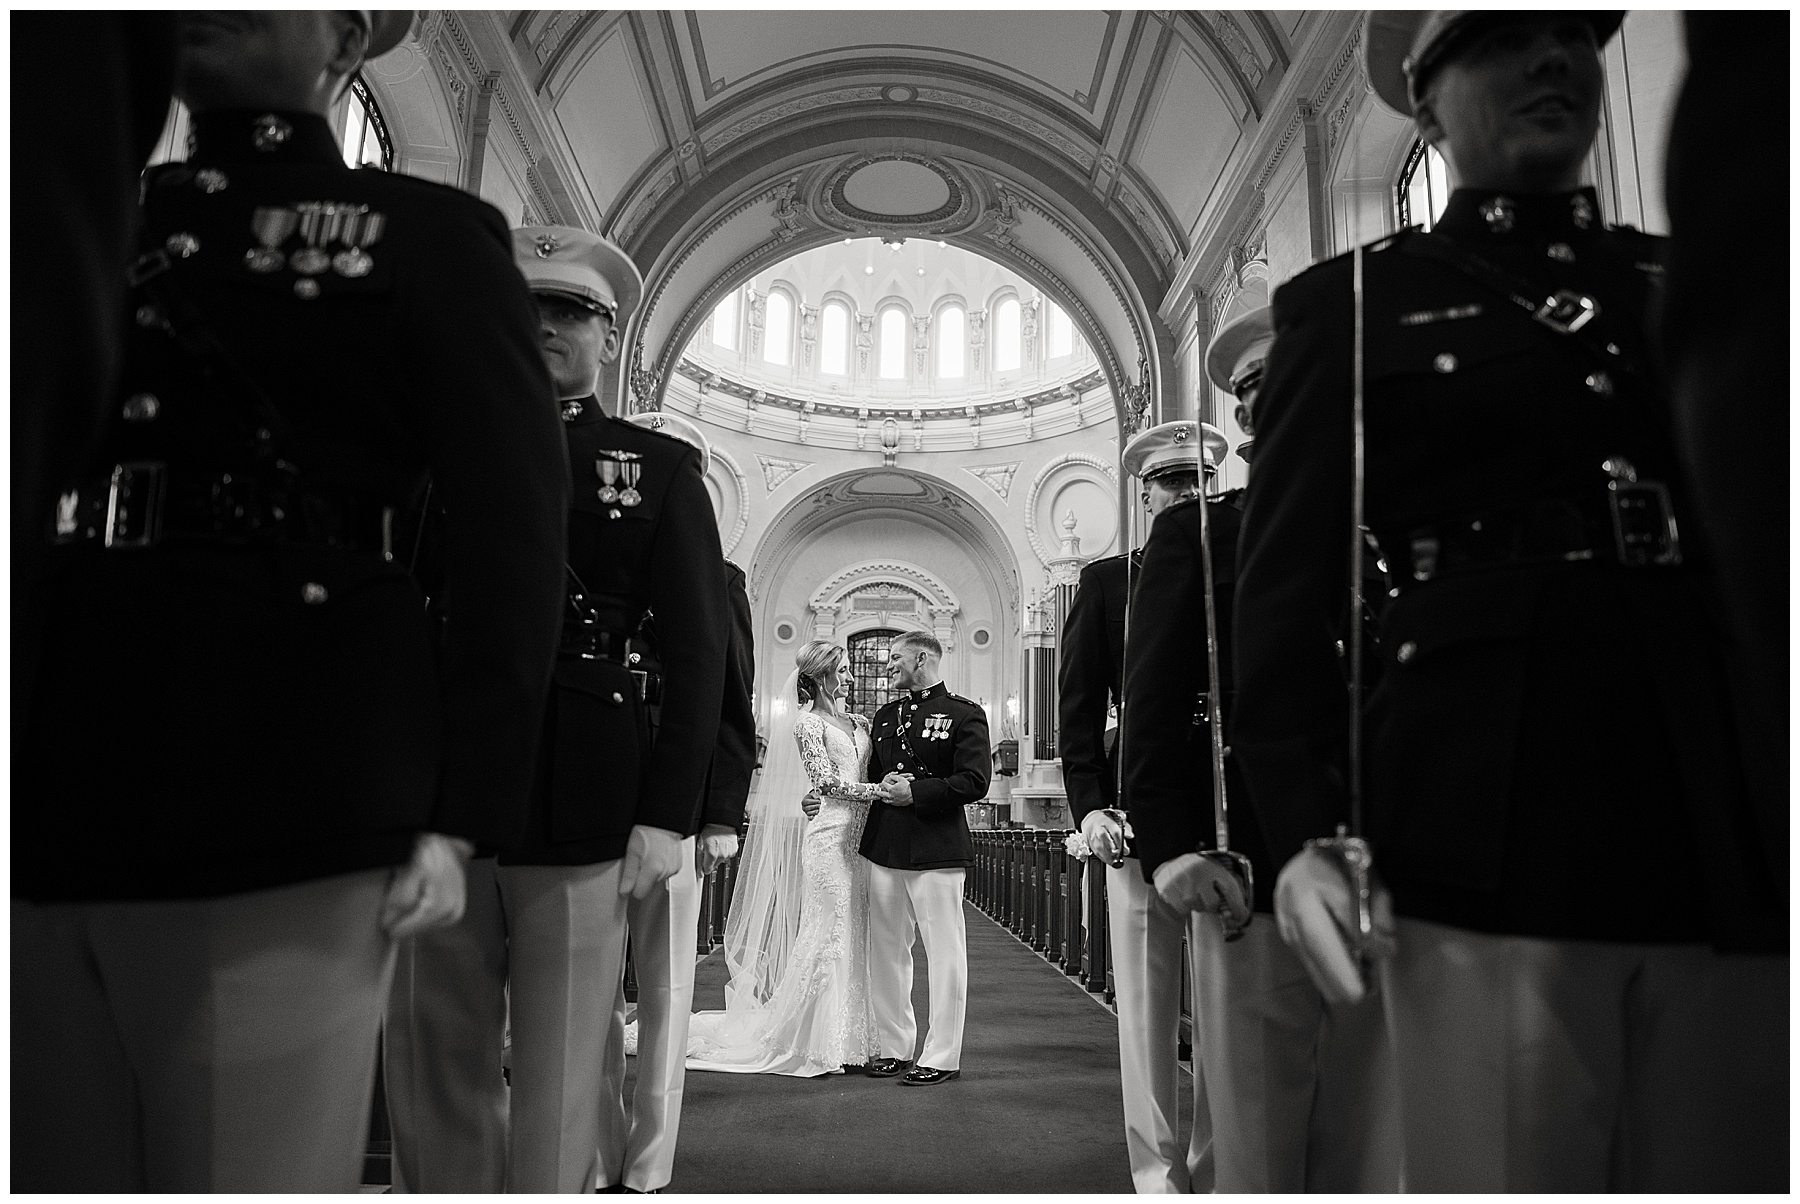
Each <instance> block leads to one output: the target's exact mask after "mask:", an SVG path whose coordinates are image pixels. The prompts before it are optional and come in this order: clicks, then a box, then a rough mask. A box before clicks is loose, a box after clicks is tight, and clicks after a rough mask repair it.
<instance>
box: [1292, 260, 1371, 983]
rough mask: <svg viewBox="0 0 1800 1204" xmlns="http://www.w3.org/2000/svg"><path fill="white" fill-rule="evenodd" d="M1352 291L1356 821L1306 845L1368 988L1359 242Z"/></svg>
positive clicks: (1350, 648)
mask: <svg viewBox="0 0 1800 1204" xmlns="http://www.w3.org/2000/svg"><path fill="white" fill-rule="evenodd" d="M1350 291H1351V297H1352V302H1353V307H1354V311H1355V319H1354V326H1353V340H1354V341H1353V343H1352V350H1351V390H1350V630H1349V631H1348V632H1346V633H1345V636H1344V645H1345V649H1346V651H1347V652H1348V655H1349V659H1350V682H1349V687H1348V688H1349V691H1350V722H1349V736H1350V748H1349V778H1350V782H1349V786H1350V822H1349V824H1348V825H1345V824H1339V825H1338V830H1337V835H1335V836H1327V837H1321V838H1318V839H1314V840H1309V841H1307V842H1306V846H1307V847H1308V848H1311V849H1318V850H1319V851H1320V852H1322V853H1324V854H1326V855H1327V856H1328V857H1330V858H1331V859H1332V860H1334V861H1335V862H1337V864H1338V868H1339V869H1340V870H1341V871H1342V872H1343V874H1344V878H1345V880H1346V881H1347V882H1348V883H1349V885H1350V893H1351V895H1352V897H1353V899H1354V901H1355V904H1356V917H1355V921H1354V926H1353V928H1352V930H1351V931H1350V932H1347V933H1344V934H1343V935H1344V939H1345V943H1346V944H1348V945H1349V947H1350V953H1351V956H1352V957H1353V958H1354V959H1355V961H1356V965H1357V969H1358V971H1359V972H1360V973H1361V975H1362V981H1363V989H1364V990H1365V991H1366V990H1368V989H1369V988H1370V986H1371V982H1370V980H1371V977H1372V971H1373V962H1374V956H1375V949H1374V946H1375V943H1376V936H1375V913H1374V894H1375V857H1374V853H1373V851H1372V850H1371V849H1370V848H1369V842H1368V841H1367V840H1365V839H1363V835H1362V832H1363V765H1362V703H1363V699H1362V693H1363V639H1362V630H1363V629H1362V616H1363V590H1362V582H1363V573H1362V565H1363V492H1364V482H1365V479H1366V474H1365V454H1366V450H1367V445H1366V442H1365V436H1364V429H1363V248H1362V244H1361V243H1360V242H1358V244H1357V246H1356V248H1355V250H1354V251H1353V252H1352V254H1351V271H1350Z"/></svg>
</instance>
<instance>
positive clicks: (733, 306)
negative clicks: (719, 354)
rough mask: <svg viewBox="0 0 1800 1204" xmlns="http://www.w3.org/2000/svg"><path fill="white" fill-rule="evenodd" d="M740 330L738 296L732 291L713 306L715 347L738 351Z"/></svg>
mask: <svg viewBox="0 0 1800 1204" xmlns="http://www.w3.org/2000/svg"><path fill="white" fill-rule="evenodd" d="M737 328H738V295H737V290H736V289H732V290H731V291H730V292H729V293H726V294H725V295H724V296H723V297H721V298H719V303H718V304H717V305H715V306H713V315H712V341H713V346H714V347H723V348H724V349H725V350H727V351H736V350H737Z"/></svg>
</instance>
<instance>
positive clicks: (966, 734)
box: [860, 632, 991, 1086]
mask: <svg viewBox="0 0 1800 1204" xmlns="http://www.w3.org/2000/svg"><path fill="white" fill-rule="evenodd" d="M942 655H943V649H942V646H941V645H940V644H939V643H938V642H937V640H936V639H934V638H933V637H931V636H928V635H925V634H924V633H922V632H920V633H905V634H902V635H900V636H897V637H895V640H894V643H893V645H892V646H891V648H890V651H889V654H888V677H889V680H890V681H892V682H894V683H895V684H896V685H897V686H898V687H899V688H902V689H905V690H906V694H905V695H904V696H902V697H899V698H896V699H894V701H892V702H890V703H888V704H887V705H886V706H884V707H882V708H881V709H880V710H879V711H877V712H875V720H874V723H873V725H872V731H871V733H870V735H871V739H872V741H873V745H874V747H873V749H872V751H871V752H870V755H869V769H868V773H869V781H871V782H884V781H891V780H892V779H891V776H890V775H898V774H906V775H910V776H911V778H912V781H911V784H910V787H909V788H908V790H907V791H905V792H903V793H904V794H909V795H910V798H907V799H906V800H905V801H904V802H903V803H901V804H900V805H896V804H894V803H874V804H872V805H871V806H870V808H869V822H868V825H867V827H865V828H864V830H863V838H862V845H861V850H860V851H861V853H862V855H863V857H865V858H866V859H867V860H868V861H869V863H870V871H869V975H870V980H871V981H870V1003H871V1005H872V1006H873V1007H874V1010H875V1024H876V1031H877V1040H878V1042H879V1045H880V1049H881V1057H879V1058H877V1059H874V1060H872V1061H871V1062H870V1063H869V1073H870V1074H872V1075H874V1076H876V1077H878V1078H879V1077H889V1076H891V1075H894V1074H898V1073H900V1072H901V1071H902V1070H905V1068H906V1066H907V1064H908V1063H909V1062H911V1061H913V1051H914V1048H915V1044H916V1041H917V1037H918V1026H917V1022H916V1020H915V1019H914V1016H913V1007H912V980H913V964H912V946H913V939H914V935H915V933H916V934H917V935H918V936H919V937H921V938H922V939H923V940H924V943H925V957H926V959H927V961H928V963H929V965H930V967H931V992H930V1003H931V1015H930V1017H929V1027H928V1029H927V1032H926V1038H925V1045H924V1048H923V1049H922V1050H921V1051H920V1052H919V1056H918V1064H917V1065H916V1066H914V1067H913V1068H912V1070H910V1071H908V1072H907V1075H906V1078H905V1079H904V1080H903V1082H905V1083H907V1084H909V1085H913V1086H934V1085H936V1084H938V1083H942V1082H944V1081H946V1080H948V1079H953V1078H956V1077H957V1076H958V1075H959V1074H960V1073H961V1071H962V1037H963V1019H964V1015H965V1012H966V1010H967V1006H968V1001H967V996H968V979H969V969H968V946H967V936H966V934H965V932H964V929H963V911H962V908H963V904H962V893H963V876H964V873H965V871H966V870H967V869H968V866H969V863H970V861H972V860H973V859H974V846H973V845H972V844H971V843H970V841H969V824H968V820H967V818H966V814H965V812H964V811H963V807H964V806H965V805H966V804H968V803H974V802H979V801H980V800H981V799H983V798H985V797H987V788H988V778H989V773H990V769H991V761H990V759H989V758H990V753H989V750H988V727H987V715H986V713H985V712H983V711H982V709H981V707H980V706H979V705H978V704H976V703H974V702H971V701H970V700H968V699H967V698H963V697H961V696H960V695H957V694H952V693H950V691H949V690H948V689H946V688H945V686H944V683H943V682H942V681H941V680H939V679H938V677H937V666H938V658H940V657H941V656H942Z"/></svg>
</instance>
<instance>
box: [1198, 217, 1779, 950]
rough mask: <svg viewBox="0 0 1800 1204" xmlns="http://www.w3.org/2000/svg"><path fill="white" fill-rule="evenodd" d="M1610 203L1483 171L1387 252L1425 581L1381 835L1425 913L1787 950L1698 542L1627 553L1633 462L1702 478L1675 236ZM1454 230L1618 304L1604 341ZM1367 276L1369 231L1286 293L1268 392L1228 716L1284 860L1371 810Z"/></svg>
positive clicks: (1408, 519)
mask: <svg viewBox="0 0 1800 1204" xmlns="http://www.w3.org/2000/svg"><path fill="white" fill-rule="evenodd" d="M1484 211H1485V215H1484ZM1597 213H1598V204H1597V202H1596V200H1595V198H1594V195H1593V193H1592V191H1591V190H1586V189H1584V190H1582V191H1580V192H1578V193H1572V194H1568V195H1553V196H1515V197H1511V198H1508V199H1507V203H1506V204H1504V205H1502V204H1499V203H1498V202H1497V198H1495V197H1494V196H1492V195H1491V194H1484V193H1477V192H1474V191H1469V190H1459V191H1458V192H1456V193H1455V194H1454V195H1453V196H1452V197H1451V199H1450V203H1449V206H1448V208H1447V209H1446V211H1445V213H1444V215H1443V218H1442V219H1441V221H1440V223H1439V225H1438V227H1437V229H1436V230H1435V231H1433V233H1432V234H1430V235H1421V234H1418V233H1416V232H1413V233H1403V234H1401V235H1398V236H1396V237H1394V238H1392V239H1389V240H1386V241H1384V242H1382V243H1378V244H1375V246H1374V247H1372V248H1371V249H1370V250H1369V251H1368V252H1367V253H1366V254H1365V260H1364V261H1365V297H1366V305H1365V324H1366V325H1365V329H1366V331H1367V336H1366V344H1365V365H1366V377H1365V379H1366V397H1367V403H1366V429H1367V449H1368V450H1367V489H1366V499H1367V501H1366V505H1367V525H1368V527H1369V528H1370V529H1372V530H1373V532H1374V533H1375V535H1376V536H1377V537H1378V539H1379V541H1380V544H1381V547H1382V550H1383V552H1384V553H1385V557H1386V560H1387V564H1388V568H1389V570H1390V573H1391V575H1392V577H1393V578H1394V580H1395V583H1396V586H1397V587H1398V589H1399V595H1398V597H1396V598H1394V599H1393V601H1392V602H1391V604H1390V605H1389V607H1388V609H1387V612H1386V614H1385V616H1384V618H1383V622H1382V633H1381V638H1380V646H1379V656H1380V659H1381V662H1382V665H1381V668H1382V676H1381V681H1380V685H1379V687H1378V688H1377V689H1376V690H1375V692H1374V694H1373V695H1372V697H1371V700H1370V703H1369V706H1368V708H1367V718H1366V726H1365V740H1366V745H1365V747H1366V763H1365V764H1366V788H1367V817H1366V823H1367V834H1368V836H1369V837H1370V839H1371V842H1372V844H1373V847H1374V851H1375V857H1376V865H1377V868H1378V870H1379V872H1380V873H1381V874H1382V875H1383V876H1384V877H1385V879H1386V881H1387V882H1388V884H1389V885H1390V886H1391V887H1392V889H1393V892H1394V897H1395V901H1396V906H1397V908H1398V909H1399V911H1400V913H1401V914H1403V915H1410V916H1415V917H1419V918H1423V919H1428V920H1435V921H1438V922H1442V923H1446V924H1452V925H1457V926H1461V927H1466V928H1471V929H1477V930H1481V931H1487V932H1498V933H1516V934H1521V935H1529V936H1539V937H1553V938H1584V939H1600V940H1633V941H1638V940H1641V941H1670V940H1693V939H1705V938H1708V937H1710V938H1712V939H1714V940H1716V941H1720V942H1722V943H1728V944H1732V945H1736V946H1739V947H1759V948H1760V947H1773V946H1774V945H1775V944H1776V943H1777V937H1778V935H1779V934H1780V932H1781V921H1782V916H1783V914H1784V912H1785V906H1784V905H1783V904H1782V903H1781V901H1780V900H1779V898H1778V897H1777V896H1776V895H1775V893H1774V892H1773V891H1772V889H1771V887H1770V883H1769V881H1768V878H1767V875H1766V874H1765V873H1763V872H1762V870H1761V864H1762V863H1761V861H1760V860H1759V859H1758V858H1757V856H1756V853H1757V850H1756V847H1755V840H1754V836H1753V835H1752V829H1751V827H1750V825H1749V823H1748V817H1747V814H1746V812H1745V805H1744V795H1743V790H1742V785H1741V782H1740V780H1739V778H1738V776H1737V774H1736V773H1735V769H1734V765H1733V759H1732V757H1731V755H1730V752H1729V749H1730V747H1731V744H1730V732H1729V731H1728V730H1727V729H1726V727H1725V722H1726V720H1725V716H1726V710H1725V707H1724V705H1723V700H1722V696H1721V687H1720V680H1719V673H1718V667H1717V663H1716V656H1715V652H1716V649H1715V646H1714V640H1713V637H1712V635H1711V633H1710V631H1709V629H1708V626H1707V620H1706V617H1705V615H1704V614H1703V613H1702V610H1701V608H1700V607H1699V605H1698V604H1697V591H1696V590H1695V588H1694V582H1693V580H1692V574H1691V571H1690V567H1682V568H1670V567H1664V568H1654V567H1643V568H1628V567H1624V566H1622V565H1621V564H1619V563H1618V557H1617V556H1616V554H1615V552H1614V550H1613V549H1614V538H1613V531H1612V521H1611V517H1610V512H1609V508H1608V476H1607V474H1606V473H1605V472H1604V471H1603V470H1602V464H1603V462H1605V461H1606V460H1607V459H1608V458H1609V457H1620V456H1622V457H1625V458H1626V459H1628V460H1630V461H1631V463H1632V464H1633V465H1635V468H1636V470H1637V472H1638V474H1639V477H1640V479H1645V480H1655V481H1663V482H1667V483H1669V484H1670V485H1671V486H1672V487H1675V486H1676V484H1677V483H1676V482H1674V480H1673V477H1674V468H1675V464H1674V457H1673V452H1672V449H1671V446H1670V441H1669V437H1668V433H1667V426H1666V422H1667V418H1666V408H1665V404H1664V402H1663V400H1662V399H1661V397H1660V396H1659V394H1658V391H1657V387H1656V384H1655V382H1654V380H1653V379H1652V378H1651V377H1650V376H1649V375H1648V372H1647V370H1646V368H1645V365H1646V363H1647V361H1648V359H1649V355H1648V349H1647V348H1646V347H1645V345H1644V343H1645V340H1644V334H1643V321H1644V316H1645V312H1646V307H1647V304H1648V302H1649V299H1650V294H1651V291H1652V289H1653V287H1654V285H1655V281H1656V278H1657V275H1658V273H1659V271H1660V269H1659V266H1658V262H1657V259H1658V255H1659V253H1660V250H1661V247H1660V242H1659V240H1656V239H1652V238H1649V237H1647V236H1645V235H1642V234H1639V233H1637V232H1636V231H1632V230H1624V229H1608V228H1605V227H1604V226H1603V225H1602V224H1601V223H1600V221H1599V219H1598V217H1597ZM1438 240H1443V241H1444V242H1447V243H1448V244H1449V245H1450V246H1452V247H1453V248H1457V247H1460V248H1464V249H1466V250H1470V251H1473V252H1475V253H1477V254H1479V255H1480V256H1481V257H1483V258H1484V259H1485V260H1486V261H1487V262H1488V263H1489V264H1491V265H1493V266H1494V267H1496V268H1498V269H1499V270H1501V271H1503V272H1504V273H1507V274H1509V275H1510V276H1512V277H1515V278H1518V279H1520V280H1522V281H1523V283H1522V285H1521V289H1523V290H1524V291H1525V292H1528V293H1530V294H1533V295H1535V296H1537V297H1548V296H1551V295H1552V294H1553V293H1555V292H1556V291H1557V290H1558V289H1568V290H1572V291H1573V292H1575V293H1580V294H1585V295H1587V296H1589V297H1590V298H1591V299H1593V300H1594V301H1595V302H1597V304H1598V314H1597V316H1595V317H1593V318H1592V320H1591V321H1590V322H1589V323H1588V325H1587V326H1586V328H1585V329H1584V330H1582V331H1580V332H1579V334H1580V335H1581V336H1582V337H1581V338H1577V337H1575V336H1574V335H1570V334H1562V333H1558V332H1556V331H1553V330H1551V329H1550V328H1549V327H1548V326H1546V325H1544V324H1543V323H1542V322H1540V321H1538V320H1534V318H1533V317H1532V316H1531V315H1530V314H1528V313H1525V312H1523V311H1522V310H1520V309H1518V308H1517V307H1516V306H1515V304H1514V303H1513V302H1511V301H1510V300H1509V299H1508V296H1507V295H1506V294H1504V293H1502V292H1500V291H1497V290H1494V289H1491V288H1489V287H1486V286H1484V285H1483V284H1481V283H1478V282H1477V281H1476V280H1475V279H1473V278H1471V277H1470V276H1469V275H1467V274H1465V273H1464V272H1463V271H1461V270H1457V269H1454V268H1452V267H1450V266H1447V265H1446V264H1444V263H1442V262H1440V261H1439V260H1437V259H1434V258H1431V257H1430V256H1431V251H1432V246H1433V245H1434V244H1435V243H1437V241H1438ZM1351 272H1352V264H1351V259H1350V257H1349V256H1342V257H1339V258H1337V259H1334V260H1331V261H1329V262H1327V263H1324V264H1321V265H1319V266H1317V267H1315V268H1313V269H1312V270H1310V271H1308V272H1306V273H1303V274H1302V275H1300V276H1298V277H1296V278H1295V279H1294V280H1293V281H1292V282H1290V283H1289V284H1287V285H1286V286H1284V287H1283V288H1282V289H1281V290H1280V291H1279V292H1278V293H1277V294H1276V296H1275V299H1274V314H1273V319H1274V326H1275V343H1274V345H1273V347H1272V348H1271V350H1270V355H1269V361H1268V370H1267V375H1266V376H1265V378H1264V381H1263V385H1262V390H1261V392H1260V394H1259V396H1258V399H1257V452H1256V471H1255V472H1254V473H1252V474H1251V481H1250V487H1249V491H1248V498H1247V504H1246V508H1245V513H1244V520H1243V531H1242V536H1241V542H1240V546H1239V563H1238V592H1237V616H1238V619H1237V630H1236V635H1237V649H1236V656H1237V684H1238V703H1237V708H1236V711H1235V714H1234V715H1232V716H1230V717H1229V719H1228V722H1229V723H1230V725H1231V726H1230V734H1231V747H1232V750H1233V755H1234V757H1235V758H1237V759H1239V760H1240V762H1241V768H1242V770H1243V773H1244V775H1245V779H1246V781H1247V782H1248V784H1249V787H1250V792H1251V796H1252V801H1253V803H1254V804H1255V807H1256V812H1257V817H1258V819H1259V820H1260V821H1261V823H1262V826H1263V830H1264V832H1265V834H1266V835H1267V836H1268V838H1269V844H1270V851H1271V852H1272V853H1273V855H1274V858H1275V860H1276V861H1277V862H1278V863H1279V862H1285V860H1286V859H1287V858H1288V857H1290V856H1292V855H1293V854H1294V853H1295V852H1296V851H1297V850H1298V849H1299V847H1300V845H1301V842H1303V841H1304V840H1305V839H1307V838H1308V837H1313V836H1323V835H1328V834H1330V833H1331V832H1332V830H1333V828H1334V826H1335V824H1336V823H1338V822H1339V821H1340V820H1342V819H1344V818H1345V816H1346V809H1347V804H1346V800H1347V790H1346V785H1345V777H1344V768H1343V765H1344V760H1343V750H1344V743H1345V732H1346V713H1345V707H1346V690H1345V674H1344V667H1343V661H1342V659H1341V657H1340V655H1339V654H1338V652H1337V650H1336V648H1335V643H1336V641H1337V640H1339V639H1341V638H1342V634H1343V626H1344V616H1345V614H1346V612H1347V601H1346V595H1347V591H1346V589H1345V587H1344V567H1343V566H1344V560H1345V545H1346V540H1347V537H1348V534H1349V530H1348V528H1349V502H1350V496H1351V495H1350V464H1351V454H1350V452H1351V448H1350V432H1351V398H1352V379H1351V364H1352V335H1351V332H1352V330H1353V321H1354V313H1353V306H1352V301H1351ZM1521 295H1524V293H1523V292H1522V293H1521ZM1682 504H1683V503H1682V498H1681V494H1680V491H1679V488H1678V487H1677V488H1676V491H1675V507H1676V509H1677V511H1679V509H1680V507H1681V506H1682ZM1671 853H1673V854H1674V856H1673V857H1671ZM1690 874H1691V875H1694V876H1695V880H1694V885H1693V889H1692V890H1687V889H1683V886H1684V885H1685V884H1686V883H1687V882H1688V881H1689V878H1688V875H1690ZM1671 888H1673V889H1674V890H1675V892H1676V894H1678V895H1679V899H1680V901H1679V902H1677V901H1674V900H1672V899H1671V896H1670V891H1671ZM1779 940H1780V942H1781V947H1783V948H1785V943H1784V942H1785V937H1784V936H1780V937H1779Z"/></svg>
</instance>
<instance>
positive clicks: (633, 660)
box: [558, 620, 663, 706]
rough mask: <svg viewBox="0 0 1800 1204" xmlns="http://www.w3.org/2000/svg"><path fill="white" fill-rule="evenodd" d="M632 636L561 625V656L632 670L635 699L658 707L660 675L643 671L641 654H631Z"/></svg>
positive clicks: (591, 626) (577, 624)
mask: <svg viewBox="0 0 1800 1204" xmlns="http://www.w3.org/2000/svg"><path fill="white" fill-rule="evenodd" d="M632 638H633V637H632V636H631V635H629V634H628V633H626V632H622V631H612V630H608V629H606V628H603V627H600V626H598V625H597V624H594V623H589V622H578V621H573V620H571V621H568V622H565V623H564V624H563V628H562V643H561V646H560V648H559V649H558V651H559V652H560V654H561V655H563V656H565V657H570V658H579V659H581V660H605V661H612V662H614V663H615V664H620V665H623V666H625V667H626V668H627V669H629V670H631V677H632V680H633V681H635V682H637V687H638V697H639V698H640V699H641V700H643V701H644V702H645V703H647V704H648V705H650V706H658V705H661V703H662V699H663V678H662V674H661V673H658V672H655V671H654V670H653V669H650V668H648V667H646V661H645V658H644V654H643V653H641V652H634V651H632V647H631V645H632Z"/></svg>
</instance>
